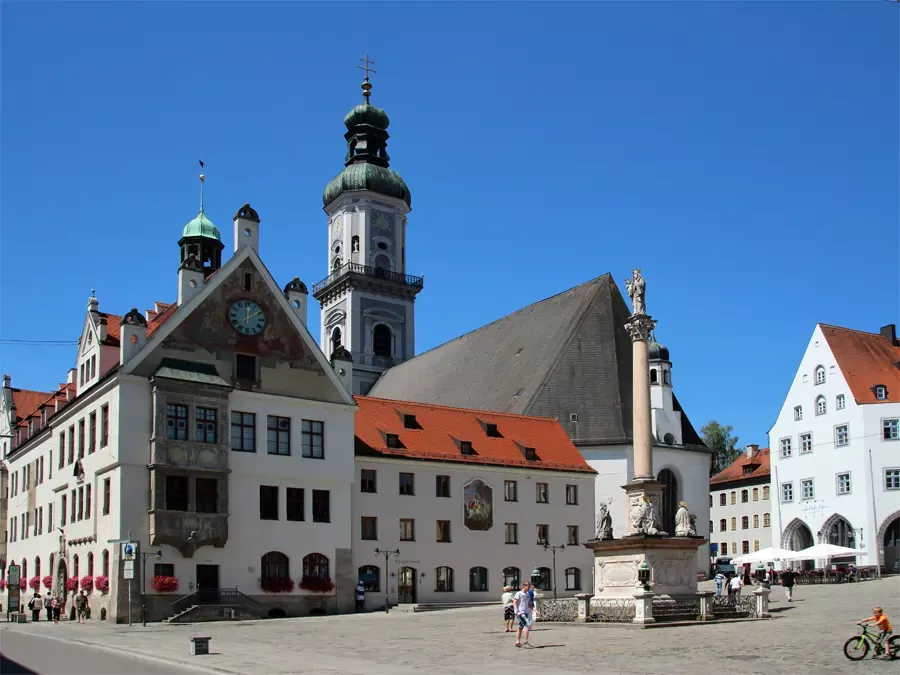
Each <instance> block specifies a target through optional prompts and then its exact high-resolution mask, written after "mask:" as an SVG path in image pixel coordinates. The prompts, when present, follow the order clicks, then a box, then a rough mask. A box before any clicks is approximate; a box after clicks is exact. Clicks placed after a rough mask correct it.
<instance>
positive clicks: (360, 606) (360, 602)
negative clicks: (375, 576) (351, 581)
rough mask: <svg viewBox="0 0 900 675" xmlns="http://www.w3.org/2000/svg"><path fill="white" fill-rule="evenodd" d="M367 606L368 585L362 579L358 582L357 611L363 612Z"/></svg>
mask: <svg viewBox="0 0 900 675" xmlns="http://www.w3.org/2000/svg"><path fill="white" fill-rule="evenodd" d="M365 608H366V585H365V584H364V583H363V581H362V579H360V580H359V581H357V582H356V611H357V612H361V611H363V610H364V609H365Z"/></svg>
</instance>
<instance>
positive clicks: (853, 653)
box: [844, 623, 900, 661]
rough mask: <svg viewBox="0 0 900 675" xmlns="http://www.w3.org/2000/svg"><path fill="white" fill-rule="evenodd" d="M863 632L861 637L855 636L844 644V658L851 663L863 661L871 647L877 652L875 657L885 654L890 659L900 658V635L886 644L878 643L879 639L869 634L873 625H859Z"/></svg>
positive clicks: (894, 636)
mask: <svg viewBox="0 0 900 675" xmlns="http://www.w3.org/2000/svg"><path fill="white" fill-rule="evenodd" d="M859 625H860V626H862V630H861V631H860V633H859V635H854V636H853V637H852V638H850V639H849V640H847V641H846V642H845V643H844V656H846V657H847V658H848V659H850V660H851V661H862V660H863V659H864V658H866V655H867V654H868V653H869V646H870V645H871V646H872V648H873V649H874V650H875V654H874V656H880V655H881V654H884V653H885V649H887V655H888V658H890V659H896V658H900V635H892V636H891V637H889V638H888V639H887V640H886V642H885V644H882V643H880V642H879V641H878V638H877V637H876V636H874V635H873V634H872V633H870V632H869V627H870V625H871V624H864V623H861V624H859Z"/></svg>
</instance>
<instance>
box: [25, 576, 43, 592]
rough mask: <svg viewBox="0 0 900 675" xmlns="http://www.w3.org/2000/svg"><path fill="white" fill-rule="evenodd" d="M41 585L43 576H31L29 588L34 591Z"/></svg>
mask: <svg viewBox="0 0 900 675" xmlns="http://www.w3.org/2000/svg"><path fill="white" fill-rule="evenodd" d="M40 587H41V578H40V577H31V578H30V579H29V580H28V588H30V589H31V590H33V591H36V590H38V589H39V588H40Z"/></svg>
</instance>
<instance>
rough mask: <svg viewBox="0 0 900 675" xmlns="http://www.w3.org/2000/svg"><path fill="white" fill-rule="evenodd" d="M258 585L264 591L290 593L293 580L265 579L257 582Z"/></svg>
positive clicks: (292, 588)
mask: <svg viewBox="0 0 900 675" xmlns="http://www.w3.org/2000/svg"><path fill="white" fill-rule="evenodd" d="M259 587H260V588H261V589H263V591H265V592H266V593H291V592H293V590H294V580H293V579H266V580H265V581H261V582H259Z"/></svg>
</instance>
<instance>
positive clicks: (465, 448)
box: [459, 441, 475, 455]
mask: <svg viewBox="0 0 900 675" xmlns="http://www.w3.org/2000/svg"><path fill="white" fill-rule="evenodd" d="M459 451H460V452H461V453H462V454H464V455H474V454H475V450H473V449H472V441H460V442H459Z"/></svg>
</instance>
